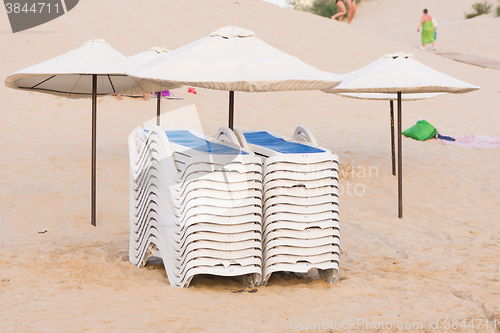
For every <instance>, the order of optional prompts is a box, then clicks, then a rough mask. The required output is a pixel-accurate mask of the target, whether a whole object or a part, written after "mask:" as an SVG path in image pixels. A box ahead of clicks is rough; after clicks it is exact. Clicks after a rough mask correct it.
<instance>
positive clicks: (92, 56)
mask: <svg viewBox="0 0 500 333" xmlns="http://www.w3.org/2000/svg"><path fill="white" fill-rule="evenodd" d="M137 65H138V64H137V63H135V62H134V61H132V60H129V59H128V58H127V57H125V56H124V55H123V54H121V53H120V52H118V51H116V50H115V49H113V48H112V47H111V46H110V45H109V44H107V43H106V42H105V41H104V40H102V39H96V40H91V41H88V42H86V43H85V44H83V46H81V47H80V48H78V49H75V50H72V51H70V52H68V53H65V54H63V55H60V56H58V57H55V58H53V59H50V60H47V61H44V62H42V63H39V64H37V65H34V66H31V67H28V68H25V69H23V70H20V71H18V72H16V73H14V74H11V75H9V76H7V78H6V79H5V85H6V86H7V87H9V88H13V89H21V90H27V91H36V92H42V93H47V94H51V95H56V96H63V97H67V98H73V99H76V98H92V167H91V175H92V179H91V224H92V225H94V226H95V225H96V131H97V96H103V95H109V94H115V93H145V92H152V91H158V90H155V88H156V89H161V88H159V87H158V85H157V84H153V83H151V82H147V81H144V80H141V79H137V78H133V77H130V76H127V75H126V74H125V73H124V70H125V69H126V68H131V67H133V66H137ZM170 86H171V85H166V86H165V89H169V87H170Z"/></svg>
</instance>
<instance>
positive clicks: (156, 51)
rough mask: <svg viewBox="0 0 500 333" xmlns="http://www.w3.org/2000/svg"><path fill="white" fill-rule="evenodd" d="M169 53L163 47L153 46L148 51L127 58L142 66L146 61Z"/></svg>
mask: <svg viewBox="0 0 500 333" xmlns="http://www.w3.org/2000/svg"><path fill="white" fill-rule="evenodd" d="M167 52H170V51H169V50H167V49H166V48H164V47H158V46H153V47H152V48H151V49H150V50H148V51H146V52H142V53H138V54H135V55H133V56H130V57H128V58H129V59H130V60H132V61H135V62H136V63H139V64H144V63H146V62H148V61H151V60H153V59H156V58H158V57H159V56H160V55H161V54H163V53H167Z"/></svg>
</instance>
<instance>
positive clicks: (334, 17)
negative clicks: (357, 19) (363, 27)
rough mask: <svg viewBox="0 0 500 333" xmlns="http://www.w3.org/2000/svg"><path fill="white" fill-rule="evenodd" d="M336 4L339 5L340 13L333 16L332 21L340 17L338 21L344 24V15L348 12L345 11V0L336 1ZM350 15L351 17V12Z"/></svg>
mask: <svg viewBox="0 0 500 333" xmlns="http://www.w3.org/2000/svg"><path fill="white" fill-rule="evenodd" d="M346 1H351V0H346ZM335 4H336V5H337V8H338V9H339V12H338V13H337V14H335V15H333V16H332V20H335V19H336V18H337V17H338V18H339V19H338V21H339V22H342V19H343V18H344V15H345V14H346V13H347V10H346V9H345V5H344V1H343V0H335ZM349 15H350V12H349ZM348 18H349V17H348Z"/></svg>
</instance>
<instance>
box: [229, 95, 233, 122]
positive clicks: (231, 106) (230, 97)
mask: <svg viewBox="0 0 500 333" xmlns="http://www.w3.org/2000/svg"><path fill="white" fill-rule="evenodd" d="M233 125H234V91H230V92H229V128H230V129H231V130H232V129H233Z"/></svg>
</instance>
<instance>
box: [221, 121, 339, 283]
mask: <svg viewBox="0 0 500 333" xmlns="http://www.w3.org/2000/svg"><path fill="white" fill-rule="evenodd" d="M234 136H235V137H236V140H238V141H237V142H238V143H239V144H240V146H241V147H243V148H247V149H251V150H252V151H254V152H255V153H256V154H257V155H258V156H260V157H261V158H262V160H263V164H264V170H263V204H262V206H263V222H262V223H263V226H262V227H263V231H262V237H263V239H262V240H263V274H262V276H263V281H262V284H266V283H267V281H269V278H270V276H271V274H272V273H273V272H277V271H290V272H296V273H307V272H308V271H309V270H310V269H312V268H316V269H318V271H319V273H320V275H321V276H322V277H323V278H324V279H325V280H326V281H327V282H328V283H332V284H333V283H335V281H336V279H337V276H338V270H339V255H340V224H339V202H338V157H337V156H336V155H334V154H332V153H331V152H330V150H328V149H326V148H323V147H320V146H318V144H317V141H316V139H315V138H314V136H313V134H312V133H311V132H310V131H309V130H308V129H307V128H305V127H301V126H299V127H297V129H296V130H295V133H294V135H293V137H292V138H285V137H282V136H280V135H277V134H274V133H271V132H266V131H253V132H251V131H249V132H241V131H239V130H238V129H234ZM219 137H220V138H222V139H225V140H226V141H229V142H235V141H234V140H235V139H234V137H232V136H231V134H223V133H219Z"/></svg>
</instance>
